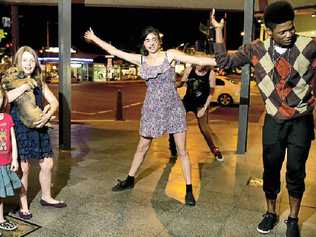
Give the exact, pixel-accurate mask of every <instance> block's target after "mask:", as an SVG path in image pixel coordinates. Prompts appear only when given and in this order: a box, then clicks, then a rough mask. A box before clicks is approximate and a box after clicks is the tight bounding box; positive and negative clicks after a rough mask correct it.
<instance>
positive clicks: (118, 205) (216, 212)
mask: <svg viewBox="0 0 316 237" xmlns="http://www.w3.org/2000/svg"><path fill="white" fill-rule="evenodd" d="M209 125H210V127H211V129H212V132H213V133H214V134H213V135H214V138H215V141H216V143H217V145H218V146H219V147H220V148H221V150H222V151H223V155H224V157H225V161H224V162H218V161H216V160H215V159H214V157H213V155H212V154H211V153H210V152H209V150H208V147H207V145H206V143H205V141H204V140H203V137H202V135H201V134H200V132H199V130H198V127H197V124H196V121H195V120H190V121H189V123H188V127H189V128H188V137H187V139H188V151H189V155H190V158H191V161H192V178H193V188H194V193H195V197H196V199H197V205H196V207H186V206H184V205H183V202H184V194H185V183H184V179H183V177H182V171H181V166H180V163H179V160H177V161H176V162H175V163H174V162H170V156H169V150H168V137H167V136H163V137H161V138H159V139H156V140H154V141H153V143H152V146H151V149H150V151H149V153H148V155H147V159H146V160H145V162H144V163H143V165H142V167H141V169H140V171H139V174H138V175H137V179H136V185H135V188H134V189H133V190H131V191H124V192H121V193H113V192H112V191H111V187H112V186H113V185H114V184H115V183H116V179H117V178H121V179H123V178H125V177H126V175H127V172H128V170H129V166H130V163H131V159H132V157H133V153H134V151H135V149H136V145H137V142H138V126H139V122H138V121H123V122H115V121H100V122H93V123H76V124H73V125H72V144H73V145H72V146H73V149H72V150H71V151H70V152H61V151H58V150H57V145H58V129H57V127H56V128H55V129H53V130H51V136H52V142H53V147H54V148H55V155H56V160H55V168H54V173H53V187H52V190H53V193H54V195H57V198H58V199H62V200H65V201H66V202H67V204H68V207H67V208H65V209H61V210H57V209H47V208H43V207H41V206H40V204H39V199H40V192H39V190H40V189H39V185H38V181H37V178H36V177H37V174H38V167H37V166H36V168H35V169H33V170H32V171H31V172H32V176H31V179H30V194H31V195H30V196H31V200H30V201H31V204H30V205H31V211H32V213H33V216H34V217H33V218H32V219H31V220H30V222H31V223H34V224H36V225H38V226H40V227H41V228H39V229H37V228H35V227H34V228H33V230H34V231H33V232H32V233H30V234H28V236H32V237H35V236H38V237H43V236H45V237H46V236H47V237H50V236H59V237H62V236H71V237H75V236H93V237H97V236H100V237H101V236H102V237H103V236H115V237H119V236H124V237H125V236H135V237H136V236H137V237H138V236H139V237H142V236H144V237H150V236H155V237H169V236H179V237H191V236H192V237H195V236H196V237H198V236H199V237H202V236H203V237H204V236H205V237H206V236H207V237H213V236H214V237H257V236H262V235H260V234H259V233H257V231H256V226H257V224H258V222H259V221H260V220H261V218H262V214H263V213H264V212H265V199H264V194H263V192H262V188H261V187H260V186H250V185H247V184H248V182H249V180H250V179H251V178H260V177H261V175H262V160H261V150H262V149H261V124H260V123H250V124H249V138H248V151H247V153H246V154H245V155H236V152H235V151H236V143H237V127H238V124H237V122H235V121H222V120H212V118H210V120H209ZM315 154H316V143H315V142H314V143H313V145H312V148H311V152H310V157H309V160H308V163H307V177H306V193H305V196H304V199H303V203H302V209H301V215H300V224H301V229H302V236H303V237H315V236H316V234H315V233H316V185H315V182H316V172H315V171H316V165H315V162H314V161H315V158H316V157H315V156H316V155H315ZM282 172H283V174H284V170H283V171H282ZM287 198H288V197H287V192H286V188H285V184H284V175H283V178H282V191H281V194H280V195H279V199H278V210H279V214H280V222H279V224H278V225H277V226H276V227H275V229H274V230H273V231H272V232H271V233H270V234H268V235H266V236H276V237H279V236H282V237H283V236H284V234H285V228H286V226H285V224H284V223H283V220H284V219H286V218H287V215H288V212H289V209H288V201H287ZM11 203H14V202H13V201H12V202H11ZM12 205H13V204H12ZM13 206H14V205H13ZM10 216H12V218H14V217H15V214H14V213H13V211H12V210H11V213H10ZM22 225H23V222H22ZM16 233H18V232H16ZM25 233H27V231H26V232H24V234H25ZM4 234H5V236H21V235H22V234H20V235H19V234H16V235H12V233H4Z"/></svg>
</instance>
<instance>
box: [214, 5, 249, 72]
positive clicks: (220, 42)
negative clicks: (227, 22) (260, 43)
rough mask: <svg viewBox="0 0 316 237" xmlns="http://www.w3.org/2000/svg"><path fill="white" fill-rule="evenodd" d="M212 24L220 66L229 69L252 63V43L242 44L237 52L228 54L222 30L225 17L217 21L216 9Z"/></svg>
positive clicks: (216, 55)
mask: <svg viewBox="0 0 316 237" xmlns="http://www.w3.org/2000/svg"><path fill="white" fill-rule="evenodd" d="M211 25H213V26H214V27H215V32H216V37H215V38H216V43H215V44H214V51H215V59H216V63H217V64H218V66H219V67H220V68H225V69H229V68H234V67H239V66H243V65H245V64H247V63H251V60H250V58H251V54H252V49H251V45H250V44H249V45H243V46H241V47H240V48H239V49H238V52H236V53H233V54H227V51H226V48H225V45H224V39H223V32H222V31H223V27H224V19H221V20H220V22H218V21H216V19H215V10H214V9H213V10H212V13H211Z"/></svg>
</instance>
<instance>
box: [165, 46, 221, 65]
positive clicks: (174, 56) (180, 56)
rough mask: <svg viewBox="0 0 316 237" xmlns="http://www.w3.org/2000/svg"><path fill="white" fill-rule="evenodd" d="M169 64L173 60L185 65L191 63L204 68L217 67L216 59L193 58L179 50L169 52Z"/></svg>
mask: <svg viewBox="0 0 316 237" xmlns="http://www.w3.org/2000/svg"><path fill="white" fill-rule="evenodd" d="M167 54H168V59H169V62H171V61H172V60H177V61H181V62H183V63H190V64H195V65H202V66H216V61H215V58H211V57H207V56H193V55H188V54H185V53H183V52H182V51H179V50H177V49H169V50H168V51H167Z"/></svg>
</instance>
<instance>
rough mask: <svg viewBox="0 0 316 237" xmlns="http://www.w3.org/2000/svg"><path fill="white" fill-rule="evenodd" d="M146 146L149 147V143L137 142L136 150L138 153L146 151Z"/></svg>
mask: <svg viewBox="0 0 316 237" xmlns="http://www.w3.org/2000/svg"><path fill="white" fill-rule="evenodd" d="M148 148H149V144H139V145H138V146H137V152H138V153H146V152H147V150H148Z"/></svg>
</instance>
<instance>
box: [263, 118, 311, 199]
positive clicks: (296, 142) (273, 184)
mask: <svg viewBox="0 0 316 237" xmlns="http://www.w3.org/2000/svg"><path fill="white" fill-rule="evenodd" d="M314 137H315V135H314V119H313V116H312V115H306V116H302V117H299V118H295V119H292V120H287V121H284V122H282V123H277V122H276V121H275V120H274V119H273V118H272V117H271V116H270V115H266V117H265V121H264V127H263V139H262V140H263V166H264V171H263V191H264V192H265V195H266V197H267V198H268V199H276V198H277V194H278V193H279V192H280V171H281V168H282V164H283V161H284V158H285V151H286V150H287V164H286V186H287V189H288V192H289V195H290V196H292V197H294V198H302V196H303V193H304V191H305V183H304V179H305V176H306V173H305V164H306V160H307V157H308V153H309V149H310V145H311V141H312V140H313V139H314Z"/></svg>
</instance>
